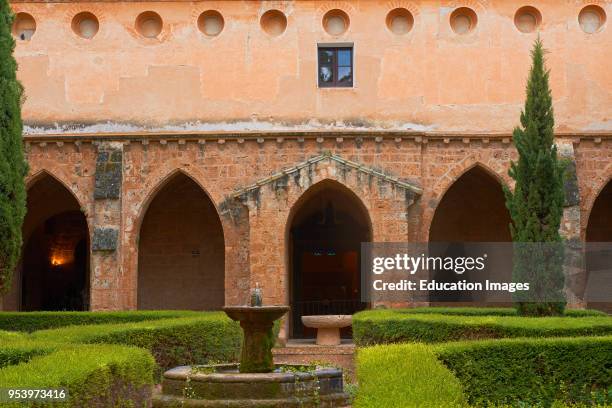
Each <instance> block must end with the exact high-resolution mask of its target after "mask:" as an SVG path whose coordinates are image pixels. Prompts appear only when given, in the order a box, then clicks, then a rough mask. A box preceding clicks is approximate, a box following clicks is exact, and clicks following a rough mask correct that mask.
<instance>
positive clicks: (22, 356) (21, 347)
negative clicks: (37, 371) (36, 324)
mask: <svg viewBox="0 0 612 408" xmlns="http://www.w3.org/2000/svg"><path fill="white" fill-rule="evenodd" d="M55 350H56V347H53V346H51V345H45V344H41V343H36V342H24V343H18V344H10V345H2V347H0V368H2V367H6V366H9V365H14V364H19V363H22V362H24V361H29V360H30V359H31V358H32V357H35V356H40V355H45V354H49V353H51V352H53V351H55Z"/></svg>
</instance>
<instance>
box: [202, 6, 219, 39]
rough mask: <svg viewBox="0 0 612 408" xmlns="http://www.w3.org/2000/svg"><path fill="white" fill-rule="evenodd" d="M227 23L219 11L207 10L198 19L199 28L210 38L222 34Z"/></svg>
mask: <svg viewBox="0 0 612 408" xmlns="http://www.w3.org/2000/svg"><path fill="white" fill-rule="evenodd" d="M224 26H225V21H224V20H223V16H222V15H221V13H219V12H218V11H217V10H207V11H205V12H203V13H202V14H200V17H198V28H199V29H200V31H201V32H202V33H203V34H204V35H206V36H208V37H216V36H217V35H219V34H221V31H223V27H224Z"/></svg>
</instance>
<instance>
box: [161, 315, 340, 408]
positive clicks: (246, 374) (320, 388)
mask: <svg viewBox="0 0 612 408" xmlns="http://www.w3.org/2000/svg"><path fill="white" fill-rule="evenodd" d="M223 310H224V311H225V313H226V314H227V315H228V316H229V317H230V318H231V319H233V320H236V321H238V322H240V326H241V327H242V330H243V332H244V337H243V341H242V351H241V356H240V364H235V363H234V364H217V365H201V366H182V367H176V368H173V369H172V370H168V371H166V372H165V373H164V379H163V382H162V389H161V393H156V394H155V395H154V396H153V404H152V406H153V408H176V407H202V408H245V407H249V408H335V407H344V406H346V405H347V404H348V401H349V399H348V395H346V394H345V393H344V391H343V379H342V370H341V369H337V368H332V367H320V366H303V365H299V364H298V365H292V364H279V365H275V364H274V362H273V361H272V347H273V346H274V341H275V338H274V331H273V328H274V321H275V320H277V319H280V318H281V317H282V316H283V315H284V314H285V313H287V311H289V307H288V306H231V307H224V308H223Z"/></svg>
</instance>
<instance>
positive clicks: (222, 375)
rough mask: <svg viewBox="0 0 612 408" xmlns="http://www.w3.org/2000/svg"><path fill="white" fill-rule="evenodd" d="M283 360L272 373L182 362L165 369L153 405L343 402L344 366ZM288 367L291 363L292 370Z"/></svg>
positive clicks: (273, 407)
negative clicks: (309, 367) (306, 367)
mask: <svg viewBox="0 0 612 408" xmlns="http://www.w3.org/2000/svg"><path fill="white" fill-rule="evenodd" d="M302 367H303V366H299V365H277V368H276V370H275V371H274V372H272V373H255V374H252V373H240V372H239V371H238V364H220V365H210V366H194V367H191V366H181V367H176V368H173V369H171V370H168V371H166V372H165V373H164V379H163V382H162V394H158V395H155V396H154V398H153V407H158V408H159V407H183V406H185V407H207V408H214V407H225V408H234V407H235V408H238V407H241V408H244V407H250V408H251V407H252V408H256V407H268V408H285V407H287V408H293V407H295V408H297V407H304V408H308V407H323V408H325V407H342V406H345V405H347V404H348V396H347V394H345V393H344V392H343V384H342V370H341V369H337V368H324V367H317V368H316V369H315V370H312V371H301V368H302ZM283 368H285V370H286V369H287V368H288V369H289V370H290V371H285V370H282V369H283Z"/></svg>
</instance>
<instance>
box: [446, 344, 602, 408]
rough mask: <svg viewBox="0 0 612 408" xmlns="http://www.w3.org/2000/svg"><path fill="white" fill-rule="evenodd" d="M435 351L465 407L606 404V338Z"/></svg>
mask: <svg viewBox="0 0 612 408" xmlns="http://www.w3.org/2000/svg"><path fill="white" fill-rule="evenodd" d="M435 353H436V354H437V356H438V359H439V360H440V361H442V362H443V363H444V365H446V366H447V367H448V368H449V369H450V370H451V371H452V372H453V373H454V375H455V376H456V377H457V378H458V379H459V381H460V382H461V384H462V386H463V389H464V392H465V395H466V398H467V400H468V402H469V403H470V404H471V405H475V406H487V405H496V406H499V405H507V406H542V407H550V406H552V405H553V404H554V403H555V402H556V401H558V402H561V403H563V404H569V405H577V406H594V405H601V406H609V404H612V337H601V338H600V337H591V338H588V337H583V338H559V339H503V340H493V341H492V340H488V341H478V342H464V343H448V344H444V345H439V346H436V348H435Z"/></svg>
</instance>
